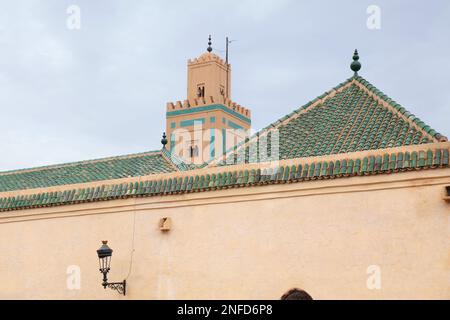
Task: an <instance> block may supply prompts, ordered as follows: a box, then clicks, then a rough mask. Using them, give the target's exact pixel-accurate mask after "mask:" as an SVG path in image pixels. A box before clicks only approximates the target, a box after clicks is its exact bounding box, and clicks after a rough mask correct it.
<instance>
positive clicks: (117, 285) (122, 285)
mask: <svg viewBox="0 0 450 320" xmlns="http://www.w3.org/2000/svg"><path fill="white" fill-rule="evenodd" d="M104 286H105V285H104ZM106 287H108V288H110V289H112V290H116V291H117V292H118V293H119V294H123V295H126V292H127V280H123V281H122V282H110V283H108V282H107V283H106V286H105V289H106Z"/></svg>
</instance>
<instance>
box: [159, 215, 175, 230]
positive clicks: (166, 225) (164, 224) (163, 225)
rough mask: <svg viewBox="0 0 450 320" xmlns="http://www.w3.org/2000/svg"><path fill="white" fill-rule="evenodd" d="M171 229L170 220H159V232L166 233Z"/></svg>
mask: <svg viewBox="0 0 450 320" xmlns="http://www.w3.org/2000/svg"><path fill="white" fill-rule="evenodd" d="M171 228H172V219H170V218H161V220H159V230H161V231H163V232H167V231H170V229H171Z"/></svg>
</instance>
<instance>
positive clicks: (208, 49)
mask: <svg viewBox="0 0 450 320" xmlns="http://www.w3.org/2000/svg"><path fill="white" fill-rule="evenodd" d="M211 45H212V42H211V35H209V38H208V48H207V49H206V50H207V51H208V52H211V51H212V47H211Z"/></svg>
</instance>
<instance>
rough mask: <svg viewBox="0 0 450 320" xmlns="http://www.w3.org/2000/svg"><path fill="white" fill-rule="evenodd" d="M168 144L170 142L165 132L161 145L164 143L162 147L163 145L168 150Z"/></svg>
mask: <svg viewBox="0 0 450 320" xmlns="http://www.w3.org/2000/svg"><path fill="white" fill-rule="evenodd" d="M168 142H169V141H168V140H167V136H166V133H165V132H164V133H163V136H162V139H161V143H162V145H163V148H166V144H167V143H168Z"/></svg>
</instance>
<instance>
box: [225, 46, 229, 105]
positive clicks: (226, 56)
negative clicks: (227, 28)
mask: <svg viewBox="0 0 450 320" xmlns="http://www.w3.org/2000/svg"><path fill="white" fill-rule="evenodd" d="M226 41H227V45H226V53H225V62H226V64H227V98H230V89H229V88H228V87H229V76H228V73H229V72H230V67H229V64H228V44H229V43H230V41H229V40H228V37H226Z"/></svg>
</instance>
